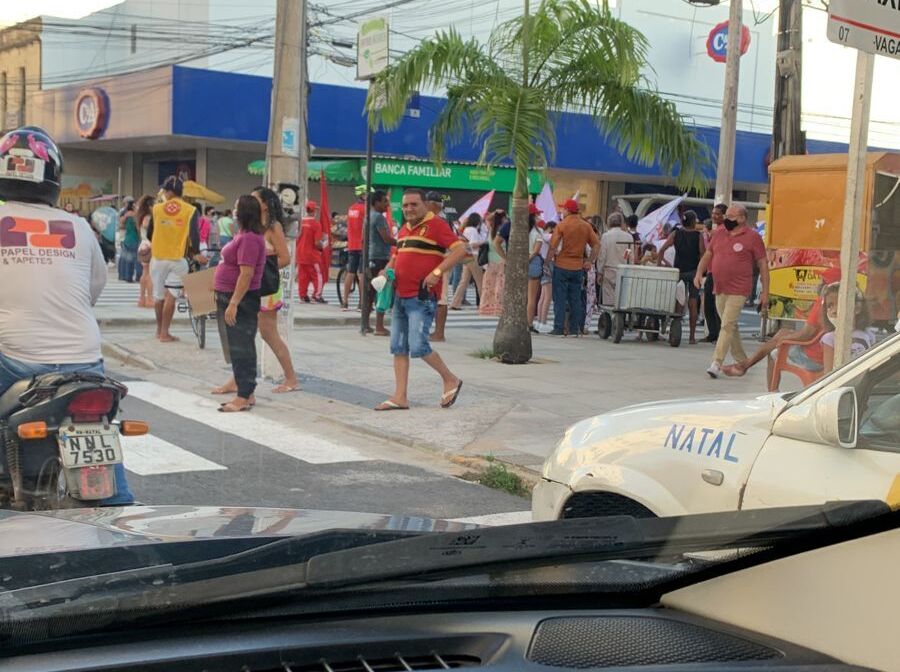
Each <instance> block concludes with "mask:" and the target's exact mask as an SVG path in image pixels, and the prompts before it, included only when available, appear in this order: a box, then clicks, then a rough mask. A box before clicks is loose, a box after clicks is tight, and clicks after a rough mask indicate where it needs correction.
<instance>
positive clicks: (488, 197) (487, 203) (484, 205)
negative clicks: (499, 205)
mask: <svg viewBox="0 0 900 672" xmlns="http://www.w3.org/2000/svg"><path fill="white" fill-rule="evenodd" d="M494 191H495V190H494V189H491V190H490V191H489V192H488V193H486V194H485V195H484V196H482V197H481V198H479V199H478V200H477V201H475V202H474V203H473V204H472V205H471V206H470V207H469V209H468V210H466V211H465V212H464V213H463V214H461V215H460V216H459V222H460V224H463V225H465V223H466V219H468V217H469V215H471V214H472V213H473V212H477V213H478V214H479V215H481V218H482V219H484V218H485V215H487V211H488V208H490V207H491V201H492V200H494Z"/></svg>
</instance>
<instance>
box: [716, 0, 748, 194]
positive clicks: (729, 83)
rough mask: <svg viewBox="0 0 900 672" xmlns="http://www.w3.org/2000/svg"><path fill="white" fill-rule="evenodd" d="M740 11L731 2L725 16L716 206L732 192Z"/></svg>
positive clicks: (736, 3) (738, 2)
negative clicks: (725, 39)
mask: <svg viewBox="0 0 900 672" xmlns="http://www.w3.org/2000/svg"><path fill="white" fill-rule="evenodd" d="M743 12H744V3H743V0H731V11H730V13H729V15H728V52H727V56H726V59H725V90H724V92H723V95H722V128H721V130H720V132H719V165H718V168H717V169H716V203H731V198H732V196H733V192H734V154H735V142H736V136H737V104H738V83H739V82H740V76H741V33H742V30H743V24H742V20H743Z"/></svg>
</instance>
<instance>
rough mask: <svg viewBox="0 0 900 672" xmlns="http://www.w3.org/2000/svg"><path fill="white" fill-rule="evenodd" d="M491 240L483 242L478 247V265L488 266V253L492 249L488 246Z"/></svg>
mask: <svg viewBox="0 0 900 672" xmlns="http://www.w3.org/2000/svg"><path fill="white" fill-rule="evenodd" d="M489 245H490V242H486V243H482V244H481V245H480V246H479V248H478V265H479V266H487V265H488V258H489V257H488V255H489V253H490V250H489V249H488V246H489Z"/></svg>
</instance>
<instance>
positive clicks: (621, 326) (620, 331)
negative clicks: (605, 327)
mask: <svg viewBox="0 0 900 672" xmlns="http://www.w3.org/2000/svg"><path fill="white" fill-rule="evenodd" d="M624 335H625V313H616V315H615V317H614V318H613V332H612V339H613V343H621V342H622V336H624Z"/></svg>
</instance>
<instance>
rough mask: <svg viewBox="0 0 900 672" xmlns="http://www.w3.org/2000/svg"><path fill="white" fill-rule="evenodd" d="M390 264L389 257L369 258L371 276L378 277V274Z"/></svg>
mask: <svg viewBox="0 0 900 672" xmlns="http://www.w3.org/2000/svg"><path fill="white" fill-rule="evenodd" d="M387 265H388V260H387V259H371V260H369V277H370V278H377V277H378V274H379V273H381V272H382V271H383V270H384V267H385V266H387Z"/></svg>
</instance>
